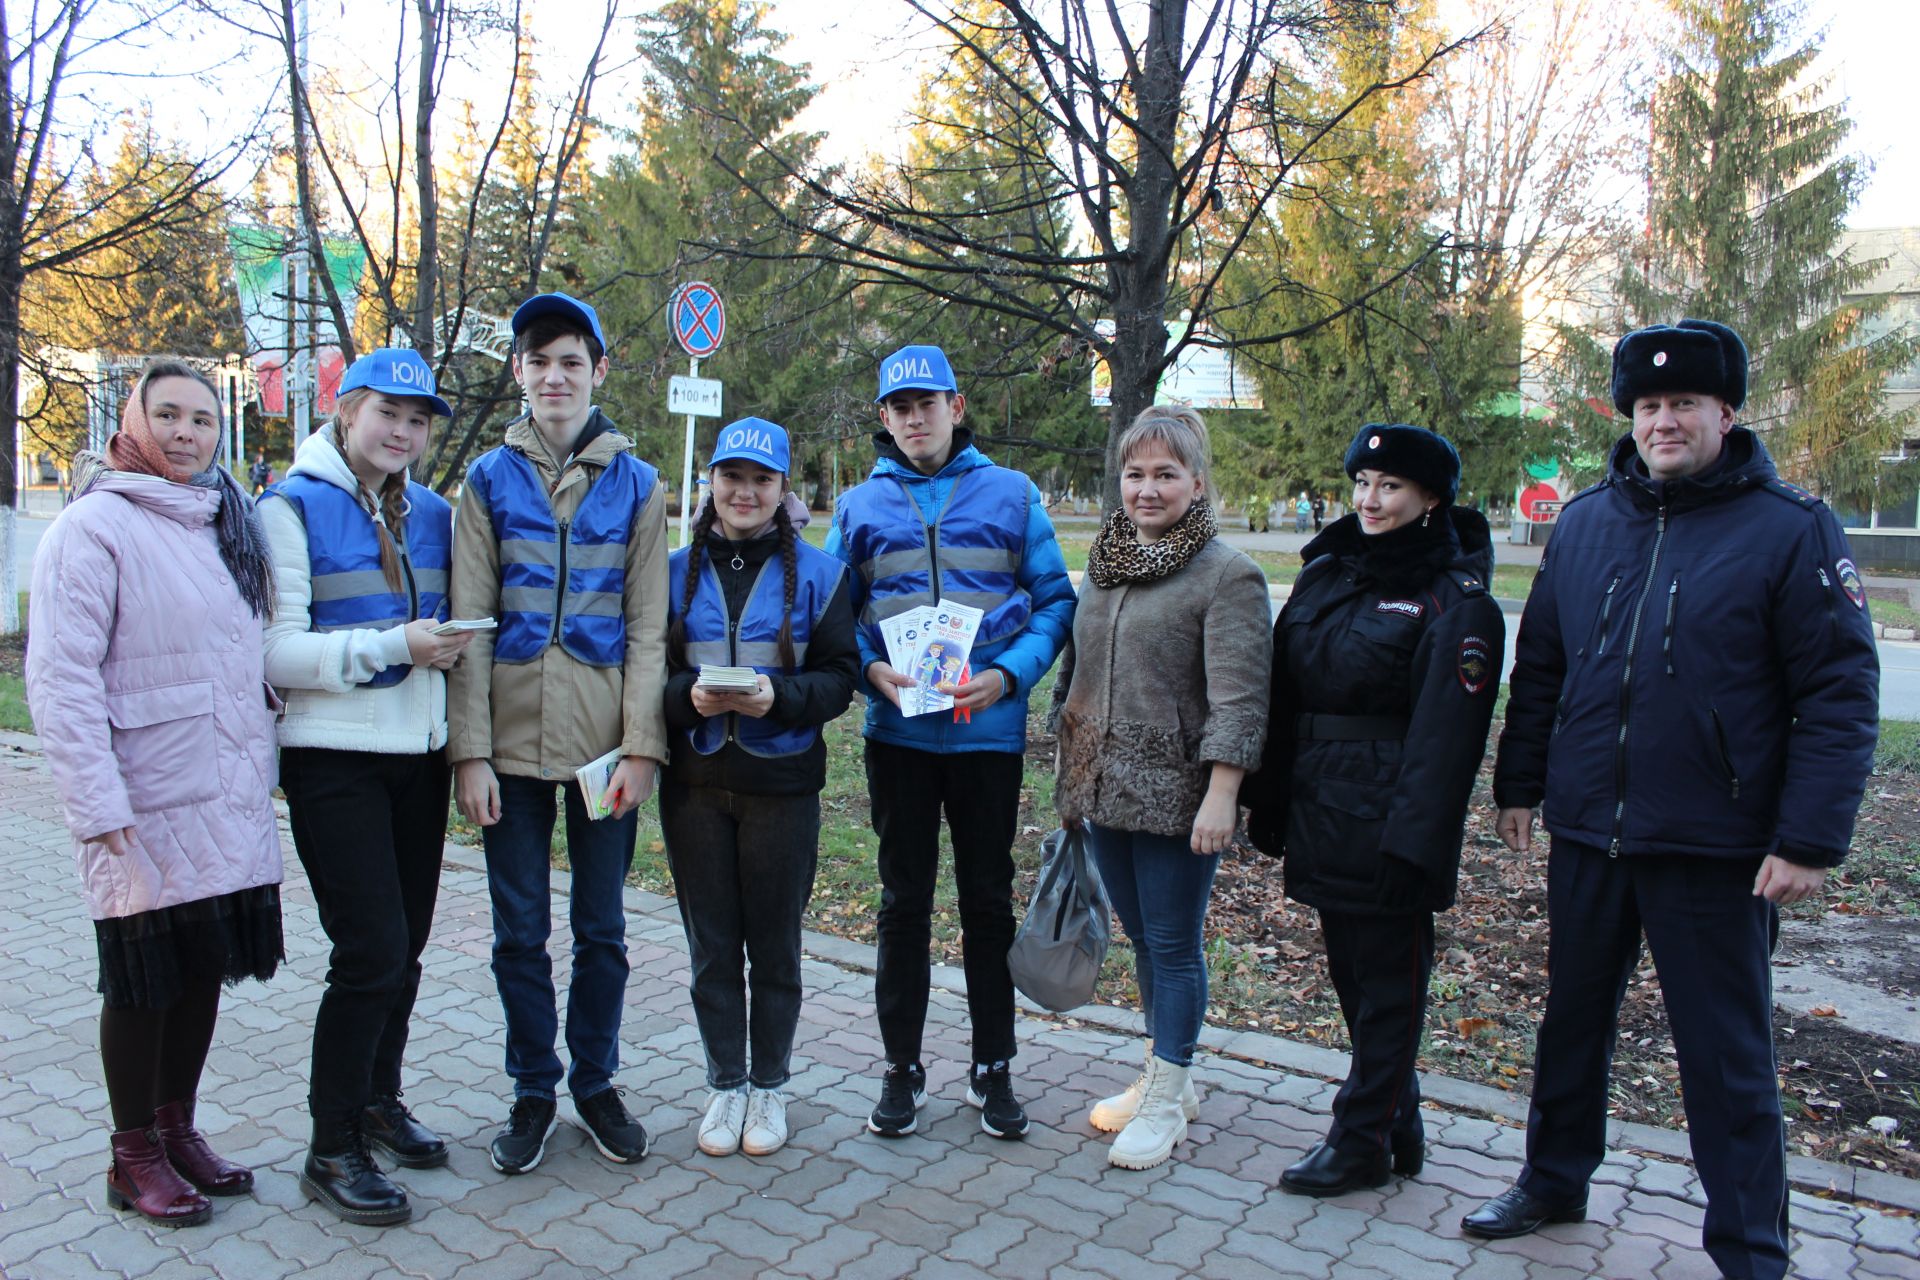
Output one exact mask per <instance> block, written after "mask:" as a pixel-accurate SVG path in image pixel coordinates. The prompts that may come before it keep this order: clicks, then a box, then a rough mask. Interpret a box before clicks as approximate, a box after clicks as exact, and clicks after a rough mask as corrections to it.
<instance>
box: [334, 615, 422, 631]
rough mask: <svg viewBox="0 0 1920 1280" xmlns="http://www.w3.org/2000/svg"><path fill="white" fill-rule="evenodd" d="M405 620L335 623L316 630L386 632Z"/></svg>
mask: <svg viewBox="0 0 1920 1280" xmlns="http://www.w3.org/2000/svg"><path fill="white" fill-rule="evenodd" d="M405 621H406V619H405V618H373V619H370V620H368V621H366V622H334V623H329V624H328V625H326V626H317V627H315V628H314V630H315V631H318V632H327V631H385V630H387V628H389V627H397V626H399V625H401V624H402V623H403V622H405Z"/></svg>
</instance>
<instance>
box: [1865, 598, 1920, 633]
mask: <svg viewBox="0 0 1920 1280" xmlns="http://www.w3.org/2000/svg"><path fill="white" fill-rule="evenodd" d="M1867 612H1868V613H1869V614H1871V615H1872V617H1873V620H1874V621H1875V622H1877V623H1879V624H1880V625H1881V626H1883V627H1912V628H1914V629H1916V630H1920V609H1915V608H1914V607H1913V606H1912V605H1906V604H1901V603H1900V602H1899V601H1898V600H1879V599H1875V600H1869V601H1868V602H1867Z"/></svg>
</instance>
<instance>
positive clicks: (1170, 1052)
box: [1088, 822, 1220, 1067]
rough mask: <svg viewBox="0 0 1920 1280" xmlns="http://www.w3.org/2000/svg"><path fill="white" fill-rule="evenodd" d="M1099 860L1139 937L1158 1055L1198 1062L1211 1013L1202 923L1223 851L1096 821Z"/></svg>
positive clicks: (1118, 908) (1136, 960)
mask: <svg viewBox="0 0 1920 1280" xmlns="http://www.w3.org/2000/svg"><path fill="white" fill-rule="evenodd" d="M1088 826H1089V829H1090V832H1091V835H1092V844H1093V859H1094V862H1095V863H1096V864H1097V865H1098V866H1099V868H1100V880H1101V882H1102V883H1103V884H1105V885H1106V887H1107V897H1108V898H1109V899H1110V900H1111V901H1112V903H1113V911H1114V914H1115V915H1117V916H1119V917H1120V927H1121V928H1122V929H1124V930H1126V934H1127V941H1128V942H1130V943H1132V944H1133V967H1134V973H1135V976H1136V977H1137V978H1138V979H1139V982H1140V1010H1141V1012H1142V1013H1144V1014H1145V1015H1146V1019H1147V1034H1148V1035H1150V1036H1152V1037H1153V1056H1154V1057H1156V1058H1159V1059H1161V1060H1162V1061H1165V1062H1171V1063H1172V1064H1173V1065H1174V1066H1176V1067H1185V1066H1190V1065H1192V1063H1193V1046H1194V1044H1195V1043H1196V1042H1197V1041H1198V1040H1199V1039H1200V1026H1201V1023H1202V1022H1203V1021H1204V1020H1205V1019H1206V1015H1207V957H1206V952H1205V950H1204V949H1203V943H1202V934H1201V930H1202V926H1203V925H1205V923H1206V919H1207V897H1208V895H1209V894H1211V893H1212V892H1213V873H1214V872H1215V871H1217V870H1219V869H1220V855H1219V854H1217V853H1215V854H1206V855H1204V856H1203V855H1200V854H1197V853H1195V852H1193V850H1192V849H1191V848H1190V847H1188V844H1187V838H1186V837H1185V836H1179V837H1175V836H1156V835H1150V834H1148V833H1147V832H1144V831H1116V830H1114V829H1113V828H1112V827H1103V826H1101V825H1100V824H1099V823H1097V822H1096V823H1089V824H1088Z"/></svg>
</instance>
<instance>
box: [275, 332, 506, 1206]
mask: <svg viewBox="0 0 1920 1280" xmlns="http://www.w3.org/2000/svg"><path fill="white" fill-rule="evenodd" d="M436 415H437V416H439V417H443V418H444V417H448V416H450V412H449V410H448V408H447V402H446V401H445V400H442V399H441V398H440V397H439V396H438V395H437V394H435V388H434V377H433V370H432V369H430V368H428V366H427V362H426V361H425V360H423V359H421V358H420V356H419V355H418V354H417V353H415V352H413V351H406V350H399V349H386V350H380V351H375V352H373V353H372V354H370V355H366V356H362V357H361V358H360V359H358V360H356V361H354V363H353V366H352V367H351V368H349V369H348V370H347V372H346V375H345V376H344V377H342V378H341V380H340V399H339V404H338V406H337V407H336V409H335V411H334V417H333V421H332V423H330V424H329V425H328V426H326V427H324V428H322V429H321V430H320V431H318V432H316V433H315V434H314V435H312V436H309V437H308V438H307V439H306V440H305V441H304V442H303V443H302V444H301V445H300V448H299V451H298V452H297V453H296V454H295V455H294V462H293V467H292V469H291V470H290V471H289V472H288V474H287V478H286V479H285V480H283V481H281V482H280V483H279V484H277V485H275V486H274V487H273V488H271V489H269V490H268V491H267V493H266V495H265V496H264V497H263V498H262V499H261V502H260V516H261V522H262V523H263V524H264V525H265V527H266V533H267V541H268V543H269V544H270V546H271V547H272V550H273V562H274V568H275V571H276V581H277V583H278V602H277V604H276V606H275V608H274V613H273V621H272V623H271V624H270V625H269V626H268V627H267V633H266V672H267V679H268V681H269V682H270V683H272V684H273V685H274V686H275V687H276V688H278V689H279V690H280V691H281V694H282V696H283V697H284V698H285V699H286V703H287V707H286V714H285V715H284V716H283V717H282V718H281V720H280V726H279V737H280V748H281V751H280V785H281V787H282V788H283V789H284V790H285V791H286V794H287V805H288V809H289V810H290V812H291V817H292V827H293V843H294V847H295V848H296V849H297V850H298V851H299V854H300V862H301V864H302V865H303V866H305V867H306V869H307V879H308V881H309V882H310V883H311V884H312V885H313V897H314V901H315V904H316V905H317V906H318V907H319V909H320V923H321V925H322V927H324V928H325V929H326V931H327V937H328V938H330V939H332V941H333V958H332V964H331V966H330V967H329V968H328V970H327V989H326V991H325V993H324V994H322V995H321V997H320V1011H319V1013H318V1014H317V1015H316V1016H315V1018H314V1026H313V1044H314V1053H313V1072H312V1077H311V1081H310V1084H309V1091H308V1106H309V1108H310V1109H311V1111H312V1113H313V1146H312V1148H311V1150H310V1151H309V1152H308V1155H307V1162H306V1167H305V1169H304V1170H303V1171H302V1173H301V1176H300V1185H301V1187H302V1188H303V1189H304V1190H305V1191H306V1193H307V1196H308V1197H309V1198H310V1199H314V1200H318V1201H320V1202H321V1203H322V1204H324V1205H325V1206H326V1207H327V1208H329V1209H331V1210H333V1212H335V1213H337V1214H338V1215H340V1217H342V1218H344V1219H345V1220H347V1221H348V1222H358V1223H363V1224H371V1225H384V1224H388V1223H394V1222H404V1221H406V1219H407V1218H408V1216H409V1215H410V1213H411V1212H412V1210H411V1207H410V1206H409V1205H408V1203H407V1196H406V1193H405V1192H404V1191H402V1190H401V1189H400V1188H399V1187H397V1186H395V1185H394V1184H393V1183H392V1182H391V1181H390V1180H389V1179H388V1178H387V1177H386V1175H385V1174H384V1173H382V1172H381V1171H380V1168H379V1166H377V1165H375V1164H374V1163H373V1161H372V1160H371V1159H370V1158H369V1156H368V1154H367V1146H368V1144H369V1143H372V1144H373V1145H375V1146H378V1147H380V1148H381V1149H382V1150H383V1151H385V1152H386V1153H387V1154H388V1155H389V1156H390V1157H391V1158H392V1159H393V1160H394V1161H395V1162H396V1163H398V1164H401V1165H404V1166H406V1167H408V1168H418V1169H425V1168H432V1167H434V1166H437V1165H442V1164H445V1163H446V1162H447V1146H446V1143H444V1142H442V1141H441V1140H440V1139H439V1138H438V1137H436V1136H435V1135H434V1134H433V1133H432V1132H431V1131H429V1130H428V1129H427V1128H426V1127H425V1126H424V1125H422V1124H420V1123H419V1122H418V1121H417V1120H415V1119H414V1118H413V1116H412V1115H411V1114H409V1113H408V1111H407V1109H406V1107H405V1106H403V1105H402V1104H401V1102H400V1057H401V1053H402V1051H403V1050H404V1049H405V1048H406V1043H407V1023H408V1020H409V1018H410V1016H411V1014H412V1011H413V999H414V994H415V992H416V991H417V990H418V989H419V985H420V953H421V951H422V949H423V948H425V946H426V945H427V930H428V928H429V927H430V926H431V924H432V922H433V904H434V897H435V893H436V891H437V890H438V888H439V883H440V850H441V845H442V841H443V838H444V836H445V834H446V820H447V797H448V786H449V772H448V765H447V758H446V751H445V746H446V741H447V684H446V675H445V672H446V670H447V668H449V667H451V666H452V665H453V664H454V662H455V661H457V660H458V659H459V657H460V651H461V650H462V649H464V648H465V647H466V643H467V640H468V638H469V637H470V636H471V634H472V633H471V632H461V633H459V634H456V635H445V636H443V635H438V634H436V633H435V627H436V626H438V625H439V623H440V622H442V621H444V620H445V618H446V617H447V606H446V598H447V570H448V562H449V556H450V552H451V547H452V541H453V516H452V511H451V509H450V508H449V507H448V505H447V503H446V500H445V499H443V498H441V497H440V496H439V495H438V494H436V493H434V492H433V491H432V490H430V489H427V488H425V487H424V486H422V485H418V484H415V483H413V482H412V481H411V480H409V479H408V476H407V468H408V467H409V466H410V465H412V464H413V463H414V462H417V461H418V460H419V458H420V455H421V454H422V453H423V452H424V451H425V450H426V447H427V436H428V432H429V430H430V428H431V425H432V422H433V419H434V417H435V416H436Z"/></svg>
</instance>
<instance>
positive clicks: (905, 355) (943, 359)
mask: <svg viewBox="0 0 1920 1280" xmlns="http://www.w3.org/2000/svg"><path fill="white" fill-rule="evenodd" d="M959 389H960V387H959V384H958V383H956V382H954V380H953V366H952V365H950V364H948V363H947V353H946V352H944V351H942V350H941V349H940V348H938V347H902V348H900V349H899V350H898V351H896V352H894V353H893V354H892V355H890V356H888V357H887V358H886V359H885V360H882V361H881V362H880V394H879V395H877V396H875V397H874V398H873V399H874V403H876V404H878V403H879V402H880V401H882V400H885V399H886V398H887V397H888V396H890V395H892V394H893V393H894V392H896V391H958V390H959Z"/></svg>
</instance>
